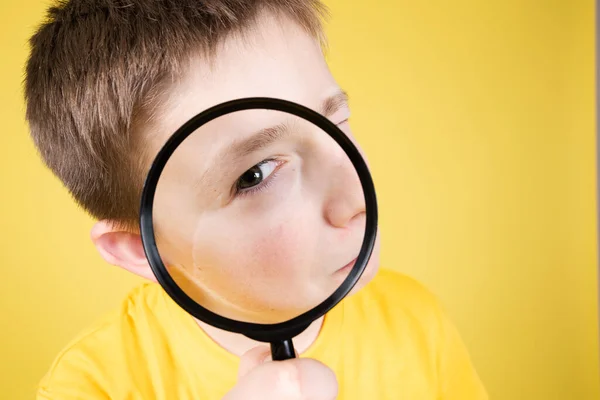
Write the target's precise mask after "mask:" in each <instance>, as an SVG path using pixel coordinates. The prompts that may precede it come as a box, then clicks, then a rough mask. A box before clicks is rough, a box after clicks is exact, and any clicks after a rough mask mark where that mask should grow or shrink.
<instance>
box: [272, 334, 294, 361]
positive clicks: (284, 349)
mask: <svg viewBox="0 0 600 400" xmlns="http://www.w3.org/2000/svg"><path fill="white" fill-rule="evenodd" d="M271 356H272V358H273V361H283V360H289V359H291V358H296V351H295V350H294V343H292V339H286V340H284V341H281V342H272V343H271Z"/></svg>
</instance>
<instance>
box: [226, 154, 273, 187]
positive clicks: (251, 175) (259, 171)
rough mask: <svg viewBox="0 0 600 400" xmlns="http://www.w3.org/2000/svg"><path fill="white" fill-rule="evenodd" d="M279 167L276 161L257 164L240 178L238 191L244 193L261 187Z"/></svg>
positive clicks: (237, 185)
mask: <svg viewBox="0 0 600 400" xmlns="http://www.w3.org/2000/svg"><path fill="white" fill-rule="evenodd" d="M277 165H278V162H277V161H274V160H265V161H262V162H260V163H258V164H256V165H255V166H253V167H252V168H250V169H249V170H248V171H246V172H244V173H243V174H242V176H240V177H239V178H238V180H237V182H236V184H235V186H236V189H237V190H239V191H242V190H245V189H250V188H252V187H254V186H257V185H260V184H261V183H262V182H263V181H264V180H265V179H267V178H268V177H269V175H271V174H272V173H273V171H275V169H276V168H277Z"/></svg>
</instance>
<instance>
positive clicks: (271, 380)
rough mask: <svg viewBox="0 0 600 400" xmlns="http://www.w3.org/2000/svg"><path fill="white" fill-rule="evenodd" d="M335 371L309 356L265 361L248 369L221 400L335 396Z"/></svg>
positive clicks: (328, 398) (331, 399)
mask: <svg viewBox="0 0 600 400" xmlns="http://www.w3.org/2000/svg"><path fill="white" fill-rule="evenodd" d="M337 392H338V385H337V380H336V378H335V374H334V373H333V371H332V370H331V369H329V368H327V367H326V366H325V365H323V364H322V363H320V362H318V361H316V360H312V359H303V358H299V359H292V360H286V361H278V362H266V363H263V364H261V365H259V366H257V367H256V368H254V369H252V370H251V371H249V372H248V373H247V374H246V375H245V376H244V377H243V378H242V379H240V380H239V382H238V384H237V385H236V386H235V387H234V388H233V389H232V390H231V391H230V392H229V393H228V394H227V395H226V396H225V397H224V398H223V400H259V399H260V400H334V399H335V398H336V396H337Z"/></svg>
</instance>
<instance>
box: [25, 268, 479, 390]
mask: <svg viewBox="0 0 600 400" xmlns="http://www.w3.org/2000/svg"><path fill="white" fill-rule="evenodd" d="M302 357H310V358H314V359H317V360H319V361H321V362H323V363H324V364H326V365H328V366H329V367H330V368H331V369H332V370H333V371H334V372H335V374H336V376H337V380H338V386H339V396H338V399H340V400H359V399H360V400H364V399H378V400H386V399H411V400H412V399H419V400H427V399H436V400H442V399H443V400H479V399H487V395H486V393H485V390H484V388H483V386H482V384H481V382H480V380H479V377H478V375H477V373H476V372H475V370H474V368H473V366H472V365H471V362H470V359H469V356H468V354H467V352H466V350H465V348H464V346H463V344H462V342H461V340H460V338H459V336H458V334H457V332H456V330H455V329H454V327H453V325H452V324H451V323H450V322H449V321H448V319H447V318H446V317H445V316H444V314H443V312H442V310H441V307H440V305H439V304H438V303H437V301H436V299H435V298H434V296H432V295H431V294H430V293H429V292H428V291H427V290H425V289H424V288H423V287H422V286H421V285H420V284H418V283H417V282H415V281H414V280H412V279H410V278H408V277H406V276H404V275H401V274H398V273H395V272H391V271H387V270H380V271H379V273H378V274H377V276H376V277H375V278H374V279H373V280H372V281H371V282H370V283H369V284H368V285H366V286H365V287H364V288H363V289H362V290H361V291H359V292H358V293H357V294H355V295H353V296H351V297H349V298H346V299H344V300H343V301H342V302H341V303H340V304H338V305H337V306H336V307H335V308H334V309H333V310H332V311H330V312H329V313H328V314H327V315H326V316H325V319H324V322H323V326H322V328H321V332H320V333H319V336H318V338H317V340H316V341H315V342H314V343H313V344H312V346H311V347H310V348H309V349H308V350H307V351H306V352H305V353H303V354H302ZM238 363H239V359H238V358H237V357H236V356H234V355H232V354H231V353H228V352H227V351H226V350H224V349H223V348H221V347H219V346H218V345H217V344H215V342H213V341H212V339H210V338H209V337H208V336H207V335H206V334H205V333H204V332H203V331H202V329H200V328H199V326H198V325H197V324H196V322H195V321H194V320H193V318H192V317H191V316H190V315H188V314H187V313H186V312H185V311H183V310H182V309H181V308H179V307H178V306H177V305H176V304H175V303H174V302H173V301H172V300H171V299H170V298H169V297H168V295H167V294H166V293H165V292H164V291H163V290H162V288H161V287H160V286H159V285H157V284H152V283H148V284H144V285H142V286H141V287H139V288H137V289H135V290H133V291H132V292H131V294H130V295H129V296H128V297H127V299H126V301H125V302H124V303H123V306H122V307H121V308H120V310H118V311H117V312H116V313H113V314H111V315H109V316H108V317H107V318H105V319H103V320H102V321H100V322H99V323H98V324H96V325H95V326H94V327H93V328H91V329H89V330H87V331H86V332H84V333H82V334H81V335H80V336H79V337H78V338H77V339H76V340H74V341H73V342H72V343H71V344H70V345H69V346H67V348H66V349H65V350H63V351H62V353H61V354H60V355H59V356H58V357H57V359H56V360H55V361H54V363H53V365H52V366H51V368H50V370H49V371H48V373H47V374H46V376H45V377H44V378H43V380H42V381H41V383H40V387H39V391H38V394H37V396H38V397H37V398H38V400H42V399H44V400H49V399H52V400H59V399H60V400H70V399H91V400H95V399H113V400H121V399H123V400H125V399H127V400H137V399H144V400H150V399H160V400H167V399H169V400H173V399H202V400H207V399H221V398H222V397H223V396H224V395H225V393H226V392H228V391H229V390H230V389H231V388H232V387H233V386H234V385H235V383H236V377H237V370H238Z"/></svg>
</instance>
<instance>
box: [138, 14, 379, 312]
mask: <svg viewBox="0 0 600 400" xmlns="http://www.w3.org/2000/svg"><path fill="white" fill-rule="evenodd" d="M284 25H285V27H284ZM256 96H265V97H275V98H281V99H285V100H290V101H293V102H297V103H300V104H302V105H305V106H307V107H309V108H311V109H313V110H316V111H319V112H321V113H325V109H324V107H325V106H326V107H325V108H326V109H327V110H326V114H327V115H326V116H327V117H328V118H329V119H330V120H331V121H332V122H333V123H335V124H337V125H338V126H339V127H340V129H341V130H342V131H344V132H345V133H346V134H347V135H348V136H350V137H351V133H350V127H349V125H348V121H347V120H348V117H349V109H348V105H347V103H346V101H345V98H344V96H343V92H342V91H341V89H340V88H339V86H338V85H337V84H336V82H335V80H334V79H333V77H332V76H331V74H330V72H329V69H328V67H327V65H326V63H325V60H324V57H323V55H322V52H321V49H320V46H319V44H318V43H317V42H316V41H315V40H314V39H313V38H312V37H311V36H310V35H308V34H306V33H305V32H304V31H303V30H302V29H301V28H299V27H297V26H296V25H295V24H293V23H292V22H291V21H285V23H284V24H281V23H278V22H277V21H276V20H275V19H274V18H269V17H265V18H262V19H261V23H260V25H259V26H258V27H257V28H256V29H254V30H251V31H249V32H246V34H245V36H244V38H241V37H231V38H230V39H228V40H227V41H226V42H225V43H224V44H223V46H222V47H221V48H220V49H219V51H218V52H217V55H216V57H215V59H214V62H212V63H209V62H207V61H206V60H202V59H201V58H200V57H198V59H196V60H192V62H191V63H190V66H189V69H188V72H186V74H185V76H184V77H183V78H182V79H181V80H180V81H178V82H176V83H175V84H173V85H172V86H171V87H170V88H169V89H168V91H167V95H166V96H165V99H164V101H163V102H162V103H161V104H162V109H159V110H158V115H159V117H158V118H157V120H158V121H157V122H156V123H154V124H153V125H152V126H147V127H144V130H143V131H142V134H143V135H144V136H143V137H144V138H148V140H149V142H148V143H149V148H148V149H147V151H146V153H147V154H150V155H152V156H154V155H155V154H156V152H157V151H158V150H159V149H160V147H161V146H162V145H163V143H164V142H165V140H166V139H167V138H168V137H169V136H170V135H172V134H173V133H174V132H175V131H176V130H177V129H178V128H179V127H180V126H181V125H182V124H183V123H185V122H186V121H187V120H188V119H190V118H191V117H193V116H194V115H196V114H197V113H199V112H201V111H203V110H205V109H207V108H209V107H211V106H213V105H216V104H218V103H221V102H224V101H228V100H233V99H237V98H242V97H256ZM292 121H294V123H293V122H292ZM298 121H301V122H299V123H295V122H298ZM280 125H284V126H286V127H287V128H285V129H287V132H285V129H284V132H283V133H284V134H282V135H272V134H271V135H264V131H263V135H262V136H261V137H262V138H264V137H270V139H271V140H270V141H269V143H262V145H261V146H257V145H256V144H257V141H256V138H257V136H255V134H256V133H257V132H260V131H261V130H264V129H265V128H271V127H276V126H280ZM267 132H274V131H267ZM280 133H281V132H280ZM250 138H253V139H250ZM247 139H250V140H251V141H250V142H245V141H246V140H247ZM244 142H245V143H246V144H248V143H250V144H252V143H253V144H254V146H251V147H254V149H251V150H249V149H248V148H246V150H247V151H246V152H243V154H242V153H240V152H239V151H241V149H240V147H244V146H243V145H242V146H240V145H241V144H242V143H244ZM246 147H248V146H246ZM234 148H237V150H234ZM238 150H239V151H238ZM248 150H249V151H248ZM146 161H147V162H148V163H149V162H150V161H151V160H150V159H148V160H146ZM261 163H262V164H261ZM249 170H250V175H248V174H246V175H244V173H245V172H246V171H249ZM257 172H258V173H259V174H258V175H256V173H257ZM257 176H258V178H257ZM240 177H242V179H241V180H240ZM249 177H254V178H252V179H254V180H252V179H249ZM240 187H241V188H240ZM236 188H237V189H236ZM154 221H155V227H156V230H157V235H158V242H159V250H160V252H161V255H162V256H163V259H165V260H166V261H167V262H168V264H169V268H170V271H171V273H172V274H173V276H174V277H175V278H176V281H178V283H180V285H181V286H184V290H186V291H188V292H190V291H193V292H194V293H193V294H192V297H195V298H197V297H199V296H202V304H203V305H204V306H206V307H208V308H209V309H211V310H213V311H215V312H218V313H221V314H223V315H225V316H228V317H231V318H236V319H242V320H246V321H252V322H264V323H268V322H280V321H282V320H284V319H288V318H291V317H294V316H296V315H298V314H299V313H301V312H304V311H307V310H308V309H309V308H312V307H314V306H315V305H317V304H318V303H320V302H321V301H323V300H324V299H325V298H326V297H328V296H329V295H330V294H331V293H332V292H333V291H334V290H335V289H336V288H337V287H338V286H339V285H340V283H341V282H342V280H343V279H344V278H345V277H346V273H347V271H348V268H346V269H345V270H343V271H339V270H340V269H341V268H342V267H344V266H346V265H347V264H348V263H350V262H352V261H353V260H354V259H355V258H356V257H357V255H358V251H359V249H360V245H361V243H362V240H363V236H364V224H365V205H364V198H363V192H362V188H361V185H360V182H359V180H358V177H357V175H356V172H355V170H354V167H353V166H352V164H351V163H350V161H349V160H348V158H347V156H346V154H345V153H344V152H343V150H342V149H341V148H339V147H338V145H337V144H336V143H335V142H333V141H332V140H331V138H329V137H328V136H327V135H326V134H325V133H324V132H323V131H321V130H320V129H319V128H317V127H316V126H311V125H310V124H309V123H308V122H305V121H303V120H299V119H297V118H296V117H293V116H291V115H288V114H285V113H278V112H274V111H260V110H249V111H244V112H238V113H233V114H229V115H227V116H225V117H222V118H219V119H217V120H215V121H213V122H211V123H209V124H207V125H205V126H204V127H202V128H201V129H200V130H199V131H197V132H196V133H194V134H193V135H192V136H191V137H190V138H189V139H188V140H187V141H186V142H184V144H182V145H181V146H180V148H179V149H178V150H177V151H176V153H175V154H174V155H173V157H172V158H171V160H170V161H169V163H168V165H167V167H166V169H165V170H164V172H163V174H162V175H161V179H160V182H159V185H158V189H157V194H156V197H155V220H154ZM378 263H379V240H378V241H377V246H376V249H375V250H374V252H373V255H372V257H371V260H370V262H369V265H368V266H367V269H366V271H365V273H364V275H363V277H362V278H361V281H360V282H359V283H358V285H357V287H356V288H355V289H354V291H356V290H357V289H358V288H360V287H362V286H363V285H364V284H365V283H366V282H367V281H368V280H370V279H371V278H372V277H373V275H374V274H375V272H376V270H377V268H378ZM184 281H185V282H186V283H185V284H184V283H183V282H184ZM193 288H195V289H193Z"/></svg>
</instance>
